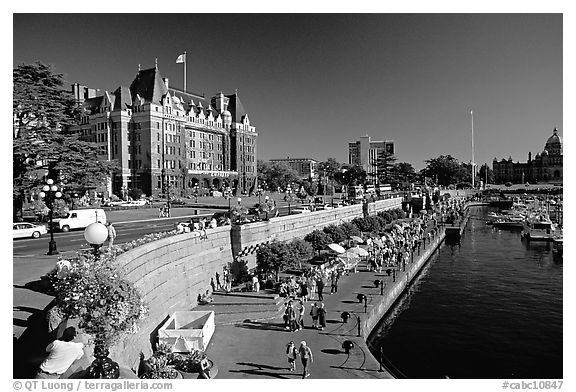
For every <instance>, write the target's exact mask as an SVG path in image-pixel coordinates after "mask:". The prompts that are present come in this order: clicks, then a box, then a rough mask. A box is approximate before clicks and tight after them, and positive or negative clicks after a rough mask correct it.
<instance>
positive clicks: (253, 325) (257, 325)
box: [236, 321, 286, 331]
mask: <svg viewBox="0 0 576 392" xmlns="http://www.w3.org/2000/svg"><path fill="white" fill-rule="evenodd" d="M236 326H237V327H239V328H247V329H262V330H267V331H286V329H284V324H278V323H262V322H258V321H250V322H245V323H243V324H237V325H236Z"/></svg>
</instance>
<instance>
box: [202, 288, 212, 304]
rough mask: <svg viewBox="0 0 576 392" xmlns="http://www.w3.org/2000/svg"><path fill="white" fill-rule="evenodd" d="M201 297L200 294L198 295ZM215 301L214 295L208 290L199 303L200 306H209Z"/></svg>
mask: <svg viewBox="0 0 576 392" xmlns="http://www.w3.org/2000/svg"><path fill="white" fill-rule="evenodd" d="M198 295H200V294H198ZM212 301H214V299H213V298H212V294H210V290H206V293H204V294H203V295H202V296H201V297H200V299H199V300H198V303H199V304H200V305H207V304H209V303H210V302H212Z"/></svg>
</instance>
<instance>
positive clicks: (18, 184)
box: [12, 62, 116, 214]
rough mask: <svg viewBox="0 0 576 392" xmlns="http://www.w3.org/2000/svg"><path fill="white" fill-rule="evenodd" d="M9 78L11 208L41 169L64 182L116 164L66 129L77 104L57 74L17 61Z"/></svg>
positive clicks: (88, 178) (90, 183)
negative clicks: (11, 91) (12, 201)
mask: <svg viewBox="0 0 576 392" xmlns="http://www.w3.org/2000/svg"><path fill="white" fill-rule="evenodd" d="M13 83H14V90H13V115H14V133H13V143H12V153H13V200H14V212H15V214H16V211H21V208H22V203H23V201H24V198H25V196H26V194H27V193H28V192H31V191H34V190H38V191H39V188H40V187H41V185H42V184H43V181H44V179H43V176H44V175H47V176H48V177H49V178H51V179H53V180H54V181H55V182H56V183H58V184H62V185H64V186H65V188H86V187H94V186H96V185H100V184H103V183H104V181H105V180H106V177H107V176H108V175H109V174H110V171H111V170H112V169H113V168H114V167H116V165H115V164H112V163H110V162H106V161H100V160H98V156H97V147H96V144H95V143H89V142H85V141H81V140H80V136H79V135H78V134H76V133H75V132H71V131H70V127H71V126H73V125H75V124H77V123H78V119H79V118H80V115H81V110H80V108H79V107H78V105H77V103H76V101H75V100H74V96H73V95H72V94H71V93H70V92H67V91H66V90H64V88H63V86H64V79H63V77H62V75H61V74H54V73H53V72H52V69H51V68H50V67H49V66H47V65H44V64H42V63H40V62H37V63H35V64H29V65H25V64H23V65H19V66H18V67H17V68H15V69H14V70H13ZM34 193H37V192H34Z"/></svg>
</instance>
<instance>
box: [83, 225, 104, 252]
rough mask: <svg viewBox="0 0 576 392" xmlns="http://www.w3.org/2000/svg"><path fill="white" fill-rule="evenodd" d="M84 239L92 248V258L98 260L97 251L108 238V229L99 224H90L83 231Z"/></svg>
mask: <svg viewBox="0 0 576 392" xmlns="http://www.w3.org/2000/svg"><path fill="white" fill-rule="evenodd" d="M84 238H85V239H86V241H87V242H88V243H89V244H90V246H91V247H92V248H94V257H96V258H98V251H99V250H100V247H101V246H102V244H103V243H104V241H106V239H107V238H108V228H107V227H106V226H105V225H103V224H102V223H100V222H94V223H91V224H89V225H88V227H86V228H85V229H84Z"/></svg>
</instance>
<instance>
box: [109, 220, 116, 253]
mask: <svg viewBox="0 0 576 392" xmlns="http://www.w3.org/2000/svg"><path fill="white" fill-rule="evenodd" d="M114 238H116V228H114V225H112V222H108V249H112V246H114Z"/></svg>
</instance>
